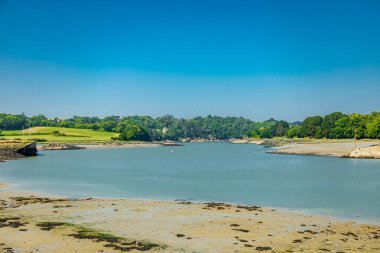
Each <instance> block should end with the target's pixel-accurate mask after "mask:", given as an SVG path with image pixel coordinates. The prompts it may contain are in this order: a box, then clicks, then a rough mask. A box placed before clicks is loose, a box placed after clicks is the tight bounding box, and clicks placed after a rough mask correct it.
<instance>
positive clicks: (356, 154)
mask: <svg viewBox="0 0 380 253" xmlns="http://www.w3.org/2000/svg"><path fill="white" fill-rule="evenodd" d="M348 157H349V158H374V159H380V145H374V146H370V147H366V148H357V149H355V150H354V151H352V152H351V153H350V154H349V156H348Z"/></svg>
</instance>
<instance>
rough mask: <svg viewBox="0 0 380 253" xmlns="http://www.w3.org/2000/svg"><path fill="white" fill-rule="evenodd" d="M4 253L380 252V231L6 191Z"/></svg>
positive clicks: (299, 217) (256, 213)
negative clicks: (145, 252)
mask: <svg viewBox="0 0 380 253" xmlns="http://www.w3.org/2000/svg"><path fill="white" fill-rule="evenodd" d="M0 210H1V212H0V238H1V239H0V250H1V249H2V250H3V251H2V252H62V253H63V252H141V251H148V252H354V251H357V252H378V251H379V250H380V226H376V225H363V224H355V223H354V222H350V221H341V220H337V219H333V218H327V217H321V216H309V215H303V214H298V213H293V212H286V211H280V210H274V209H267V208H261V207H255V206H235V205H228V204H222V203H220V204H218V203H208V204H207V203H199V204H196V203H190V202H181V201H177V202H166V201H146V200H127V199H92V198H91V199H81V200H68V199H65V198H53V197H51V196H49V197H47V196H37V195H35V194H32V193H25V192H15V191H10V190H6V191H1V192H0Z"/></svg>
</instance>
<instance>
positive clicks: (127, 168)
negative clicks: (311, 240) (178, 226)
mask: <svg viewBox="0 0 380 253" xmlns="http://www.w3.org/2000/svg"><path fill="white" fill-rule="evenodd" d="M171 150H173V151H174V152H171ZM266 151H268V149H265V148H263V147H261V146H256V145H233V144H229V143H200V144H195V143H194V144H186V145H185V146H183V147H173V148H172V147H158V148H136V149H103V150H100V149H98V150H96V149H93V150H90V149H89V150H75V151H45V152H40V154H41V156H38V157H31V158H26V159H20V160H16V161H9V162H6V163H0V181H3V182H8V183H10V184H12V186H13V187H14V188H16V189H22V190H31V191H40V192H47V193H53V194H61V195H65V196H69V197H90V196H91V197H94V196H95V197H123V198H144V199H161V200H174V199H188V200H192V201H223V202H230V203H239V204H249V205H251V204H252V205H262V206H270V207H277V208H286V209H295V210H300V211H303V212H310V213H316V214H323V215H331V216H336V217H342V218H350V219H355V220H358V221H360V220H363V221H371V222H376V223H380V160H357V159H341V158H333V157H317V156H295V155H275V154H267V153H266Z"/></svg>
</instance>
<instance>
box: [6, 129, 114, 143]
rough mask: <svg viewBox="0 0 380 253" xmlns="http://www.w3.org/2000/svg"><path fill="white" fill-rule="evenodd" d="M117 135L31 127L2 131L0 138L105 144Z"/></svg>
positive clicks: (102, 132)
mask: <svg viewBox="0 0 380 253" xmlns="http://www.w3.org/2000/svg"><path fill="white" fill-rule="evenodd" d="M118 135H119V134H118V133H111V132H105V131H95V130H92V129H78V128H65V127H32V128H28V129H25V130H11V131H2V136H1V137H0V138H3V139H7V140H11V139H21V140H37V141H39V142H53V141H54V142H106V141H112V139H111V137H117V136H118Z"/></svg>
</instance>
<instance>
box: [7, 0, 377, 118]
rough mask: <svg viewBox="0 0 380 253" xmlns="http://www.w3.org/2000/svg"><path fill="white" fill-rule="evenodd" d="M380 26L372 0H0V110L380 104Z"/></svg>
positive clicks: (254, 114) (285, 109)
mask: <svg viewBox="0 0 380 253" xmlns="http://www.w3.org/2000/svg"><path fill="white" fill-rule="evenodd" d="M379 27H380V1H370V0H368V1H359V0H357V1H349V0H346V1H343V0H342V1H341V0H336V1H323V0H322V1H321V0H318V1H317V0H315V1H311V0H304V1H280V0H278V1H274V0H269V1H248V0H247V1H236V0H235V1H178V0H173V1H158V0H157V1H153V0H151V1H141V0H140V1H38V0H34V1H22V0H19V1H11V0H0V95H1V96H0V111H3V112H8V113H21V112H25V113H26V114H28V115H32V114H37V113H44V114H46V115H47V116H50V117H52V116H59V117H70V116H72V115H96V116H104V115H110V114H116V115H134V114H139V115H151V116H160V115H164V114H173V115H175V116H178V117H193V116H196V115H207V114H216V115H222V116H227V115H230V116H244V117H247V118H251V119H253V120H265V119H268V118H270V117H275V118H279V119H286V120H300V119H303V118H304V117H305V116H308V115H316V114H320V115H323V114H326V113H329V112H332V111H342V112H346V113H349V112H360V113H368V112H371V111H375V110H377V111H379V110H380V95H379V94H380V46H379V45H380V29H379Z"/></svg>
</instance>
